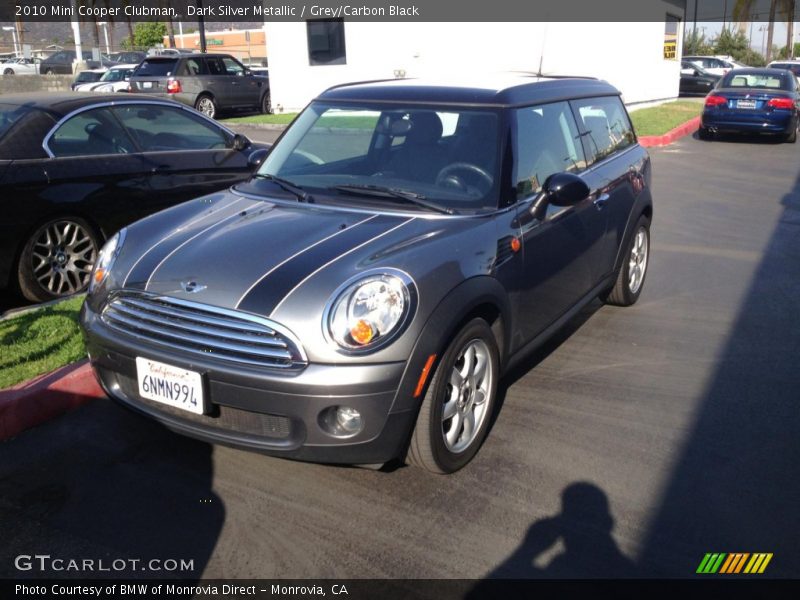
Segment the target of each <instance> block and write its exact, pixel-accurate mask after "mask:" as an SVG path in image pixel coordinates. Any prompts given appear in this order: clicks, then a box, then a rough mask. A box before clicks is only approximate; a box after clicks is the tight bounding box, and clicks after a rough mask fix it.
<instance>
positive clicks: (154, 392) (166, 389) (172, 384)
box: [136, 356, 204, 415]
mask: <svg viewBox="0 0 800 600" xmlns="http://www.w3.org/2000/svg"><path fill="white" fill-rule="evenodd" d="M136 378H137V379H138V380H139V394H140V395H141V396H142V398H147V399H148V400H155V401H156V402H161V403H162V404H168V405H170V406H174V407H175V408H181V409H183V410H188V411H189V412H193V413H195V414H198V415H202V414H203V412H204V406H203V381H202V378H201V376H200V373H196V372H195V371H187V370H186V369H180V368H178V367H173V366H172V365H167V364H164V363H161V362H156V361H154V360H150V359H148V358H142V357H140V356H137V357H136Z"/></svg>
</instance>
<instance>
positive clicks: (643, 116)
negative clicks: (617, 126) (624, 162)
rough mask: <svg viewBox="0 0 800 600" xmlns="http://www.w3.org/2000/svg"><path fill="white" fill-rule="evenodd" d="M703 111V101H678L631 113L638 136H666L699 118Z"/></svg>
mask: <svg viewBox="0 0 800 600" xmlns="http://www.w3.org/2000/svg"><path fill="white" fill-rule="evenodd" d="M702 110H703V101H702V99H700V100H676V101H675V102H667V103H666V104H661V105H659V106H651V107H650V108H642V109H640V110H636V111H634V112H632V113H631V120H632V121H633V126H634V128H635V129H636V135H664V134H665V133H667V132H668V131H670V130H671V129H675V128H676V127H677V126H678V125H682V124H683V123H685V122H686V121H688V120H689V119H692V118H694V117H699V116H700V113H701V112H702Z"/></svg>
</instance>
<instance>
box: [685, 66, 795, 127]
mask: <svg viewBox="0 0 800 600" xmlns="http://www.w3.org/2000/svg"><path fill="white" fill-rule="evenodd" d="M798 108H800V94H799V93H798V83H797V78H796V77H794V75H793V74H792V73H791V71H787V70H784V69H768V68H764V69H735V70H733V71H731V72H730V73H728V74H727V75H725V77H723V78H722V80H721V81H720V82H719V84H718V85H717V88H716V89H715V90H714V91H713V92H712V93H710V94H709V95H708V96H707V97H706V102H705V107H704V108H703V114H702V116H701V124H700V130H699V131H698V135H699V136H700V138H701V139H707V140H708V139H712V138H713V136H714V134H716V133H718V132H730V133H767V134H773V135H780V136H783V137H784V138H785V140H786V141H787V142H790V143H794V142H795V141H797V127H798V121H799V119H798Z"/></svg>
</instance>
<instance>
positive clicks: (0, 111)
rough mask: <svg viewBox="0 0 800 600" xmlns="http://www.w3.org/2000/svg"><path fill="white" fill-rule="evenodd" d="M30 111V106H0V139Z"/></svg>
mask: <svg viewBox="0 0 800 600" xmlns="http://www.w3.org/2000/svg"><path fill="white" fill-rule="evenodd" d="M30 111H31V107H30V106H19V105H17V104H0V138H2V137H3V136H4V135H5V133H6V132H7V131H8V130H9V129H11V126H12V125H13V124H14V123H16V122H17V121H19V120H20V119H21V118H22V117H23V116H24V115H25V114H27V113H29V112H30Z"/></svg>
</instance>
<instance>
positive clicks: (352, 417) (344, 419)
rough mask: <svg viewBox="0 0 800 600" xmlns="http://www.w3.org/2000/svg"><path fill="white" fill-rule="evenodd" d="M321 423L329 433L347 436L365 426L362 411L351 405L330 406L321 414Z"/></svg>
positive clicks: (352, 434) (342, 436)
mask: <svg viewBox="0 0 800 600" xmlns="http://www.w3.org/2000/svg"><path fill="white" fill-rule="evenodd" d="M319 425H320V427H321V428H322V429H323V430H324V431H325V432H326V433H328V434H330V435H333V436H335V437H341V438H347V437H352V436H354V435H356V434H357V433H358V432H359V431H361V429H362V428H363V427H364V419H363V418H362V417H361V413H360V412H358V411H357V410H356V409H355V408H350V407H349V406H329V407H328V408H326V409H325V410H323V411H322V412H321V413H320V415H319Z"/></svg>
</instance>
